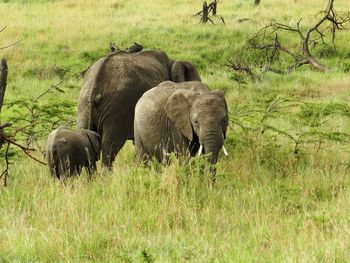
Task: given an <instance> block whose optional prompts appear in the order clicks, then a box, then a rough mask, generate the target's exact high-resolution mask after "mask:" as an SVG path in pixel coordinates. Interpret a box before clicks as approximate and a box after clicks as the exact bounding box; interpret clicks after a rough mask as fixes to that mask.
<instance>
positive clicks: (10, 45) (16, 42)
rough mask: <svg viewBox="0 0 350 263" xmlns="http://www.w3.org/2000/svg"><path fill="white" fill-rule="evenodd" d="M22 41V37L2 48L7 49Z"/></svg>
mask: <svg viewBox="0 0 350 263" xmlns="http://www.w3.org/2000/svg"><path fill="white" fill-rule="evenodd" d="M21 41H22V39H20V40H18V41H16V42H15V43H12V44H10V45H7V46H4V47H0V49H6V48H9V47H12V46H15V45H17V44H18V43H20V42H21Z"/></svg>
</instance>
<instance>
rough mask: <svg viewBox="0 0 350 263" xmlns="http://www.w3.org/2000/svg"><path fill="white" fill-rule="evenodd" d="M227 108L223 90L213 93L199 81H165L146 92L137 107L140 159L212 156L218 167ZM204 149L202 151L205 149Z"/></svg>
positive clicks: (213, 162) (137, 137)
mask: <svg viewBox="0 0 350 263" xmlns="http://www.w3.org/2000/svg"><path fill="white" fill-rule="evenodd" d="M227 126H228V109H227V103H226V100H225V96H224V94H223V92H222V91H220V90H215V91H212V92H210V91H209V89H208V87H207V86H206V85H205V84H203V83H201V82H197V81H190V82H184V83H174V82H171V81H166V82H163V83H161V84H160V85H158V86H157V87H155V88H153V89H151V90H149V91H147V92H146V93H145V94H144V95H143V96H142V97H141V98H140V100H139V101H138V103H137V104H136V108H135V121H134V132H135V149H136V155H137V159H139V160H141V161H146V160H148V159H149V158H151V157H155V158H156V159H158V160H159V161H162V160H163V159H164V158H165V157H166V156H165V154H167V153H171V152H175V153H178V154H185V155H186V154H187V155H190V156H195V155H196V154H197V153H199V151H203V153H206V154H209V157H208V158H209V160H208V161H209V162H210V163H211V164H215V163H216V162H217V160H218V156H219V152H220V149H221V148H222V147H223V145H224V140H225V138H226V132H227ZM202 149H203V150H202Z"/></svg>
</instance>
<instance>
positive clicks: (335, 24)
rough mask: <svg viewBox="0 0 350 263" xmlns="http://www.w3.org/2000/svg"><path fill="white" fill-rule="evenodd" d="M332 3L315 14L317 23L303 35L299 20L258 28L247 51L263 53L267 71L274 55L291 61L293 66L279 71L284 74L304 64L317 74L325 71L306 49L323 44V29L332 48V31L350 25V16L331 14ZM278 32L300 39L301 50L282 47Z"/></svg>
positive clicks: (249, 41) (333, 37)
mask: <svg viewBox="0 0 350 263" xmlns="http://www.w3.org/2000/svg"><path fill="white" fill-rule="evenodd" d="M333 4H334V0H329V2H328V5H327V8H326V9H325V10H324V11H321V12H320V13H319V14H321V15H322V17H321V18H320V20H319V21H318V22H317V23H315V24H314V25H313V26H311V27H309V28H308V29H307V30H306V32H303V30H302V29H301V27H300V24H301V21H302V19H300V20H299V21H298V22H297V24H296V26H295V27H292V26H289V25H286V24H282V23H271V24H269V25H267V26H265V27H263V28H262V29H260V30H259V31H258V32H257V33H256V34H254V35H253V37H252V38H250V39H249V40H248V43H249V48H252V49H256V50H262V51H264V50H265V51H266V54H269V55H267V56H266V61H267V63H266V64H265V66H264V67H265V69H267V70H271V67H270V64H272V62H273V60H274V58H275V57H277V56H276V54H277V55H278V54H279V53H280V52H282V53H285V54H287V55H289V56H291V57H292V58H293V59H294V60H295V63H294V64H293V65H291V66H289V67H288V69H287V70H286V71H282V72H287V73H288V72H290V71H291V70H293V69H295V68H298V67H300V66H302V65H306V64H310V65H311V66H312V67H313V68H314V69H316V70H318V71H321V72H324V71H326V70H327V68H326V67H325V66H324V65H323V64H322V63H321V62H320V61H319V60H318V59H317V58H315V57H314V56H313V55H312V53H311V51H310V46H311V45H316V44H317V43H318V42H319V41H320V40H321V41H322V43H325V41H324V38H325V35H326V31H327V30H331V33H332V35H331V37H332V42H333V46H335V43H334V40H335V32H336V31H337V30H343V29H345V25H346V24H348V23H349V22H350V14H349V13H346V14H345V15H343V16H341V15H340V13H341V12H336V11H335V9H334V6H333ZM327 22H328V23H327ZM321 28H322V29H321ZM282 32H290V33H292V34H295V35H296V36H297V37H298V38H300V40H301V41H300V42H301V47H300V49H299V50H298V51H292V50H291V49H289V48H288V47H287V46H286V45H283V44H281V43H280V42H279V40H278V33H282ZM271 34H274V40H273V42H272V43H270V44H262V42H264V41H265V40H266V39H267V38H268V37H270V36H271ZM314 34H316V37H312V36H313V35H314ZM277 73H278V72H277Z"/></svg>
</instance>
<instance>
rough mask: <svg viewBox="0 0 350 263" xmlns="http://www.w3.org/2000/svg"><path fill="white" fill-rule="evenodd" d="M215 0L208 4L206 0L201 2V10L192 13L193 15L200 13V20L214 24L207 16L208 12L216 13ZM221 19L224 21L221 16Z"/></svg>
mask: <svg viewBox="0 0 350 263" xmlns="http://www.w3.org/2000/svg"><path fill="white" fill-rule="evenodd" d="M217 3H218V2H217V0H214V1H213V2H211V3H210V4H208V3H207V2H206V1H204V2H203V6H202V10H201V11H199V12H197V13H196V14H194V15H195V16H199V15H201V22H202V23H207V22H208V21H210V22H211V23H212V24H214V21H213V20H212V19H211V18H210V17H209V14H210V12H211V13H212V14H213V15H214V16H215V15H216V13H217ZM221 20H222V21H223V23H225V22H224V19H223V18H222V17H221Z"/></svg>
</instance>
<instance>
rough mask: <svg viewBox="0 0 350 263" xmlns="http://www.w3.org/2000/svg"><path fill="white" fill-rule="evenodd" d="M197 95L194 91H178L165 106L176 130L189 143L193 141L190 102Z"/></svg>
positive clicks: (166, 112)
mask: <svg viewBox="0 0 350 263" xmlns="http://www.w3.org/2000/svg"><path fill="white" fill-rule="evenodd" d="M196 95H198V93H197V92H194V91H190V90H178V91H175V92H174V93H173V94H172V95H171V96H170V97H169V98H168V100H167V102H166V104H165V114H166V115H167V117H168V118H169V119H170V120H171V122H172V123H173V125H174V127H175V129H176V130H178V131H179V132H180V133H181V134H183V135H184V136H185V137H186V138H187V139H188V140H189V141H192V140H193V134H192V125H191V120H190V103H189V101H190V100H191V99H193V98H194V97H195V96H196Z"/></svg>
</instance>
